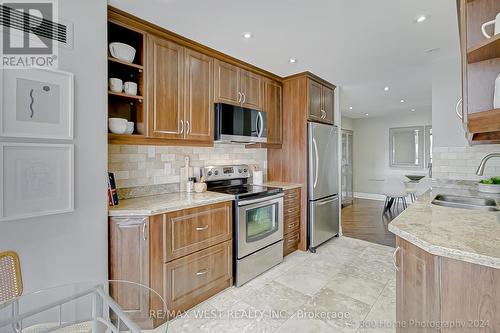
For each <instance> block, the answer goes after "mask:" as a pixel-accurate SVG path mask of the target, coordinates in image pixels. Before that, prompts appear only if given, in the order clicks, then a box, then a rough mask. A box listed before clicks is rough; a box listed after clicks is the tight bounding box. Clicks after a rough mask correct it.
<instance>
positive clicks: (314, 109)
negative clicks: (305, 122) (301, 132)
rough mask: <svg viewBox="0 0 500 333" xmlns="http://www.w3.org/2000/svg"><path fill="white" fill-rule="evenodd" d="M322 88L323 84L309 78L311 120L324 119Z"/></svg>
mask: <svg viewBox="0 0 500 333" xmlns="http://www.w3.org/2000/svg"><path fill="white" fill-rule="evenodd" d="M322 90H323V86H322V85H321V84H319V83H318V82H316V81H313V80H309V120H317V121H323V112H322V106H323V105H322V104H323V103H322V98H321V97H322Z"/></svg>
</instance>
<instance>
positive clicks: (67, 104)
mask: <svg viewBox="0 0 500 333" xmlns="http://www.w3.org/2000/svg"><path fill="white" fill-rule="evenodd" d="M0 97H1V103H0V136H2V137H13V138H37V139H38V138H41V139H58V140H72V139H73V118H74V114H73V113H74V75H73V73H71V72H66V71H61V70H53V69H43V68H31V69H1V70H0Z"/></svg>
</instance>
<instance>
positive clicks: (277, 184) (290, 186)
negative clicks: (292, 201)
mask: <svg viewBox="0 0 500 333" xmlns="http://www.w3.org/2000/svg"><path fill="white" fill-rule="evenodd" d="M264 186H270V187H279V188H282V189H283V190H285V191H286V190H291V189H294V188H299V187H302V185H301V184H297V183H286V182H278V181H269V182H265V183H264Z"/></svg>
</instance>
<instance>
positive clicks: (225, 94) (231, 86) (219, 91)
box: [214, 60, 264, 110]
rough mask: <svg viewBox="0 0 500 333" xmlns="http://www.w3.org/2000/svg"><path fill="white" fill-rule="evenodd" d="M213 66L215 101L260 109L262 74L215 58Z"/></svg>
mask: <svg viewBox="0 0 500 333" xmlns="http://www.w3.org/2000/svg"><path fill="white" fill-rule="evenodd" d="M214 67H215V78H214V88H215V93H214V95H215V102H220V103H226V104H232V105H238V106H243V107H246V108H250V109H254V110H262V106H263V96H264V86H263V78H262V76H260V75H259V74H255V73H253V72H250V71H248V70H245V69H242V68H240V67H238V66H234V65H231V64H228V63H226V62H224V61H220V60H215V62H214Z"/></svg>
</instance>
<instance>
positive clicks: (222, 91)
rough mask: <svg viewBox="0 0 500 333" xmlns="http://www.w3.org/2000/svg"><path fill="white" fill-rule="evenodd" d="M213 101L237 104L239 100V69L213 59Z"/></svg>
mask: <svg viewBox="0 0 500 333" xmlns="http://www.w3.org/2000/svg"><path fill="white" fill-rule="evenodd" d="M214 68H215V78H214V91H215V101H216V102H221V103H228V104H236V105H239V104H240V102H241V99H242V98H241V97H242V96H241V92H240V91H241V88H240V69H239V68H238V67H236V66H233V65H230V64H228V63H225V62H222V61H219V60H217V59H215V60H214Z"/></svg>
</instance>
